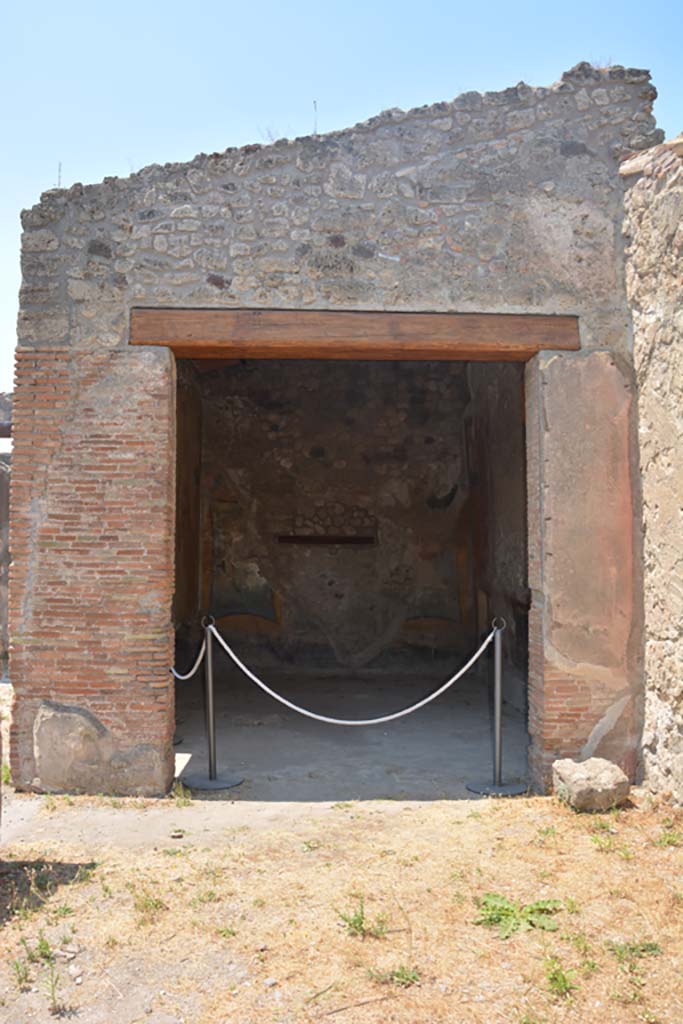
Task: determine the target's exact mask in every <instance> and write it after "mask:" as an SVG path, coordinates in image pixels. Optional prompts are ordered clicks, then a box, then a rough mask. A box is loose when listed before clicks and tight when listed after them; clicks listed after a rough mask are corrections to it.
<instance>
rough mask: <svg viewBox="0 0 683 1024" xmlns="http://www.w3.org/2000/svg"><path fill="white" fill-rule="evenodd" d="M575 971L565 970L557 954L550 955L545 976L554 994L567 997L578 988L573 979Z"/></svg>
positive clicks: (561, 997) (546, 963)
mask: <svg viewBox="0 0 683 1024" xmlns="http://www.w3.org/2000/svg"><path fill="white" fill-rule="evenodd" d="M573 975H574V971H572V970H565V969H564V967H563V966H562V964H561V962H560V961H559V960H558V958H557V957H556V956H549V957H548V958H547V959H546V962H545V976H546V978H547V981H548V988H549V989H550V991H551V992H552V994H553V995H554V996H557V997H558V998H560V999H566V998H567V997H568V996H570V995H571V993H572V992H573V991H574V989H575V988H576V985H575V984H574V983H573V981H572V977H573Z"/></svg>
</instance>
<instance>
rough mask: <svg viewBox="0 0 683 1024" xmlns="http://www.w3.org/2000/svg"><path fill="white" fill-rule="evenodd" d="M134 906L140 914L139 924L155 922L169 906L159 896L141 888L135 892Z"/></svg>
mask: <svg viewBox="0 0 683 1024" xmlns="http://www.w3.org/2000/svg"><path fill="white" fill-rule="evenodd" d="M133 906H134V907H135V912H136V914H137V915H138V924H139V925H148V924H153V923H154V922H155V921H156V920H157V918H158V917H159V915H160V914H161V913H162V911H164V910H168V907H167V906H166V904H165V903H164V901H163V900H162V899H160V898H159V897H158V896H153V895H152V893H150V892H148V891H147V890H146V889H140V890H139V891H137V892H135V893H134V894H133Z"/></svg>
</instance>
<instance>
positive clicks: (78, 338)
mask: <svg viewBox="0 0 683 1024" xmlns="http://www.w3.org/2000/svg"><path fill="white" fill-rule="evenodd" d="M655 95H656V94H655V90H654V89H653V87H652V86H651V84H650V82H649V75H648V73H647V72H644V71H639V70H633V69H624V68H618V67H615V68H608V69H604V70H600V71H598V70H596V69H594V68H592V67H590V66H589V65H586V64H582V65H579V66H577V68H575V69H573V70H572V71H571V72H568V73H567V74H566V75H564V76H563V78H562V80H561V82H559V83H558V84H556V85H555V86H552V87H551V88H548V89H543V88H530V87H529V86H526V85H524V84H523V83H521V84H520V85H518V86H516V87H514V88H512V89H508V90H506V91H504V92H501V93H487V94H484V95H479V94H476V93H468V94H465V95H463V96H460V97H458V98H456V99H455V100H453V101H452V102H447V103H440V104H436V105H434V106H431V107H425V108H422V109H418V110H413V111H408V112H402V111H387V112H386V113H384V114H382V115H380V116H379V117H377V118H374V119H372V120H371V121H368V122H366V123H365V124H362V125H358V126H357V127H355V128H353V129H350V130H348V131H345V132H338V133H334V134H331V135H328V136H324V137H311V138H308V139H299V140H295V141H294V142H288V141H282V142H277V143H275V144H274V145H272V146H267V147H260V146H247V147H245V148H243V149H240V150H227V151H226V152H225V153H221V154H213V155H211V156H206V155H201V156H198V157H197V158H196V159H195V160H193V161H191V162H190V163H186V164H174V165H166V166H156V165H155V166H152V167H148V168H145V169H143V170H141V171H140V172H138V173H137V174H134V175H132V176H131V177H130V178H127V179H124V180H120V179H116V178H112V179H106V180H105V181H104V182H103V183H102V184H100V185H94V186H86V187H83V186H81V185H74V186H73V187H72V188H71V189H69V190H53V191H50V192H48V193H45V194H44V196H43V197H42V198H41V201H40V203H39V204H38V205H37V206H35V207H34V208H33V209H31V210H28V211H26V212H25V213H24V215H23V225H24V235H23V240H22V270H23V285H22V290H21V310H20V316H19V349H18V361H17V385H16V409H17V417H18V420H17V423H18V430H17V433H16V437H15V458H14V476H15V482H14V486H13V492H12V520H13V524H12V546H13V552H14V556H15V558H16V562H15V564H14V566H13V570H12V577H11V599H10V604H11V610H10V617H11V633H12V666H11V672H12V680H13V683H14V685H15V688H16V694H17V702H18V704H17V709H18V713H17V714H16V715H15V726H14V734H13V755H12V756H13V765H14V767H13V770H14V773H15V778H16V780H17V782H18V783H19V784H20V785H36V786H41V785H42V786H43V787H45V786H49V785H52V784H54V785H67V786H68V785H69V784H70V783H69V779H73V780H76V781H77V784H78V785H83V772H82V770H81V767H79V765H81V763H90V761H92V763H93V764H95V766H96V768H95V769H94V770H93V772H92V780H93V781H92V783H91V784H92V785H93V786H94V787H95V788H96V789H101V788H102V782H101V780H102V778H103V777H106V778H107V779H109V780H110V783H111V787H114V788H118V789H120V790H121V791H135V790H136V789H138V788H145V787H147V788H149V786H150V785H151V784H150V783H149V778H150V773H149V768H148V765H147V761H146V760H145V758H148V757H150V758H152V760H153V761H154V763H155V764H156V765H157V766H160V767H159V768H158V770H157V769H155V772H154V773H153V776H154V778H153V784H154V785H156V786H160V785H162V784H163V782H164V780H168V778H169V777H170V772H171V761H172V758H171V754H172V751H171V745H170V740H171V733H172V708H171V707H170V701H171V699H172V698H171V697H170V695H169V687H168V673H167V666H168V663H169V661H170V656H171V654H170V651H171V640H172V630H171V594H172V592H173V549H174V545H173V523H174V512H173V505H174V466H175V457H174V432H175V412H174V410H175V381H174V366H173V359H172V357H171V356H170V354H169V353H168V352H165V351H160V352H159V351H156V352H150V351H143V350H138V351H134V350H131V349H130V348H129V347H128V322H129V311H130V308H131V307H132V306H134V305H154V306H161V305H171V306H212V307H222V306H228V307H235V306H252V307H254V306H255V307H289V308H320V309H380V310H437V311H438V310H441V311H468V310H475V311H489V312H512V313H514V312H520V313H540V312H543V313H571V314H576V315H578V316H579V318H580V327H581V339H582V345H583V346H584V347H585V348H588V349H608V350H610V351H613V352H615V353H620V354H621V355H622V357H623V358H624V359H626V360H628V359H629V332H628V309H627V303H626V296H625V290H624V286H623V260H622V252H621V245H622V242H621V238H620V234H619V228H620V224H621V218H622V204H623V190H622V185H621V182H620V179H619V177H618V175H617V161H618V159H619V157H620V156H621V155H622V154H623V152H624V151H625V150H628V149H641V148H645V147H647V146H649V145H651V144H652V143H653V142H657V141H659V135H658V133H657V132H656V130H655V128H654V121H653V118H652V116H651V105H652V100H653V98H654V96H655ZM564 365H565V366H566V367H569V366H570V365H571V364H570V362H569V361H565V363H564ZM124 594H127V595H128V599H127V600H126V601H124ZM88 630H92V635H93V636H94V637H95V644H94V645H93V646H92V653H88V652H87V648H86V647H85V646H84V643H83V637H84V634H85V633H86V632H87V631H88ZM122 652H125V653H122ZM65 701H66V702H68V704H69V706H73V707H75V708H76V709H77V711H78V709H81V710H83V709H85V710H87V711H88V713H89V714H92V715H93V716H94V717H95V719H96V721H95V723H94V724H93V723H92V722H88V723H85V722H84V721H83V723H82V727H83V730H84V731H85V732H87V733H88V736H91V733H92V729H95V732H97V729H99V728H100V727H101V728H102V729H104V730H105V732H106V734H107V736H106V740H107V742H106V743H105V744H104V745H102V744H100V745H99V746H98V742H99V741H98V742H95V739H96V737H95V739H93V740H92V744H94V747H93V746H88V745H87V744H85V746H84V744H83V743H81V741H80V740H79V739H78V736H79V735H80V733H79V729H78V727H77V720H75V719H74V717H73V715H72V714H71V712H68V713H67V712H59V710H56V711H55V709H54V705H55V704H58V705H59V704H61V703H63V702H65ZM45 702H47V703H45ZM49 702H52V703H49ZM41 705H43V706H44V708H47V709H48V710H49V709H52V710H51V714H53V717H55V718H56V720H57V721H58V720H59V715H60V714H63V719H62V720H63V722H64V723H65V724H64V728H65V730H66V733H67V736H68V737H70V740H69V742H70V743H71V742H72V741H73V743H72V746H73V748H74V749H78V751H79V754H78V756H76V755H74V757H73V762H74V765H75V767H74V768H73V770H72V769H71V768H70V767H69V765H62V767H61V773H60V774H58V775H55V776H54V777H52V776H50V771H53V767H49V766H47V767H46V766H43V768H42V769H41V771H40V772H37V770H36V758H37V756H38V755H39V753H40V750H39V748H40V746H41V742H42V741H41V740H40V735H39V731H40V730H39V729H38V726H39V725H40V722H38V724H37V725H36V729H38V732H36V733H35V734H34V722H35V721H36V715H37V713H38V710H39V708H41ZM69 715H71V717H69ZM88 730H90V732H88ZM110 741H111V742H110ZM88 743H91V740H90V739H89V740H88ZM79 744H80V745H79ZM93 749H94V750H95V753H93V752H92V751H93ZM117 751H123V755H122V756H123V758H124V762H125V766H126V767H125V770H124V771H121V772H120V773H119V774H118V775H117V774H116V772H112V770H111V768H110V766H111V764H112V759H114V760H115V758H116V756H118V755H117V753H116V752H117ZM79 758H80V760H79ZM136 766H137V767H136ZM108 788H110V787H109V784H108Z"/></svg>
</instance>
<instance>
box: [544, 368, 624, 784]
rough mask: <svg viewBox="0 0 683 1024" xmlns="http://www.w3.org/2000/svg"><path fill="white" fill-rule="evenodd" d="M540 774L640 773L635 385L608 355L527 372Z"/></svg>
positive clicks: (546, 777)
mask: <svg viewBox="0 0 683 1024" xmlns="http://www.w3.org/2000/svg"><path fill="white" fill-rule="evenodd" d="M526 394H527V449H528V451H527V462H528V501H529V517H528V518H529V586H530V588H531V610H530V618H529V729H530V733H531V738H532V742H531V749H530V754H529V766H530V772H531V776H532V779H533V781H534V783H535V784H536V785H537V786H539V787H543V786H544V785H545V784H547V781H548V775H549V769H550V765H551V764H552V762H553V760H554V759H555V758H557V757H574V758H581V759H583V758H586V757H590V756H592V755H595V756H598V757H600V756H602V757H607V758H610V759H611V760H614V761H617V762H618V763H619V764H620V765H621V766H622V767H623V768H624V769H625V770H626V771H627V772H628V774H629V775H631V776H633V774H634V771H635V768H636V762H637V754H638V743H639V737H640V729H641V718H642V710H641V691H642V680H641V665H640V642H641V616H640V613H639V608H640V600H641V594H640V570H639V567H638V563H639V559H638V558H637V557H636V556H635V555H634V551H635V552H637V550H638V545H639V536H640V535H639V531H638V530H637V529H636V525H635V524H636V521H637V520H636V516H635V508H634V504H635V503H634V487H633V479H634V466H637V462H636V461H635V459H636V455H635V446H634V432H633V422H632V414H633V400H632V391H631V386H630V382H629V380H628V379H627V378H626V377H625V376H624V375H623V374H622V372H621V370H620V369H619V368H618V367H617V365H616V363H615V361H614V358H613V357H612V356H611V355H610V354H608V353H606V352H577V353H562V354H558V353H540V354H539V355H538V356H537V357H535V358H534V359H533V360H532V361H531V362H530V363H529V364H528V366H527V373H526Z"/></svg>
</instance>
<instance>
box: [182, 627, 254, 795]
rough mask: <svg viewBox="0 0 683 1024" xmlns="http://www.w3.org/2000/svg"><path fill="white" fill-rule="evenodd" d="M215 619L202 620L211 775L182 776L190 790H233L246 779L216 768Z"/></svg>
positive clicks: (207, 734) (191, 773) (207, 740)
mask: <svg viewBox="0 0 683 1024" xmlns="http://www.w3.org/2000/svg"><path fill="white" fill-rule="evenodd" d="M214 622H215V619H214V617H213V615H209V616H207V617H206V618H205V619H202V626H203V628H204V640H205V642H206V657H205V659H204V712H205V716H206V744H207V748H208V755H209V774H208V778H207V776H206V775H204V774H202V773H200V772H196V773H194V772H190V773H189V774H187V775H181V776H180V781H181V782H182V783H183V785H184V786H187V787H188V788H189V789H199V790H208V789H232V788H233V787H234V786H239V785H240V784H241V783H242V782H244V779H242V778H240V777H239V776H237V775H225V774H224V773H222V772H221V774H220V775H219V774H218V770H217V768H216V706H215V701H214V689H213V636H212V633H211V627H212V626H213V624H214Z"/></svg>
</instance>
